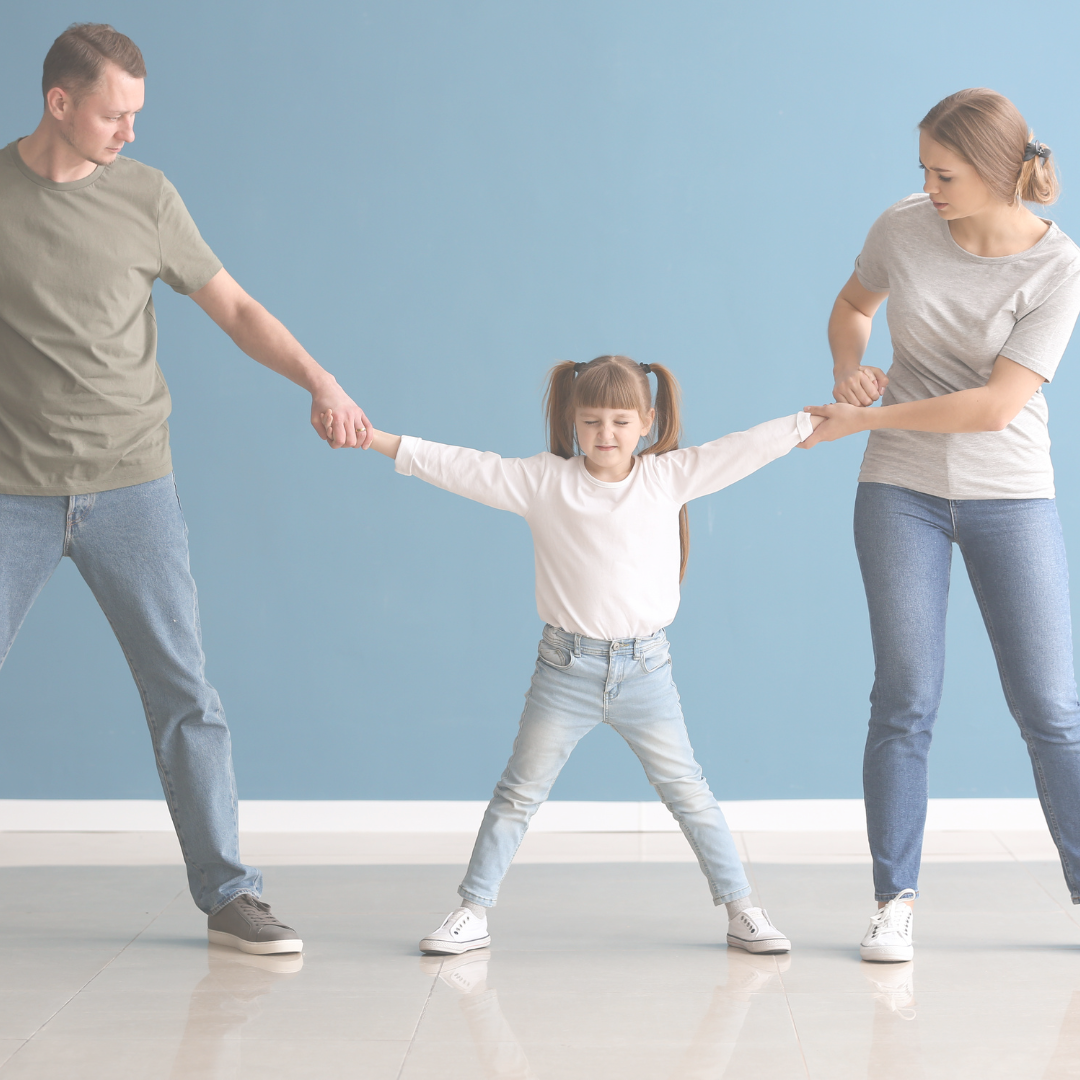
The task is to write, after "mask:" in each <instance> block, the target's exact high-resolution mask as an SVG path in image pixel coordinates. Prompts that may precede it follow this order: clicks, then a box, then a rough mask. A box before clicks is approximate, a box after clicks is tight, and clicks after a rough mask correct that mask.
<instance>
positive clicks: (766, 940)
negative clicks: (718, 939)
mask: <svg viewBox="0 0 1080 1080" xmlns="http://www.w3.org/2000/svg"><path fill="white" fill-rule="evenodd" d="M727 943H728V944H729V945H734V946H735V947H736V948H737V949H745V950H746V951H747V952H748V953H786V952H791V942H790V941H788V939H787V938H786V937H784V935H783V934H781V933H780V931H779V930H777V929H776V927H775V926H773V924H772V923H771V922H770V921H769V916H768V913H767V912H766V911H765V909H764V908H759V907H748V908H743V910H742V911H740V912H739V913H738V915H736V916H735V918H734V919H732V920H731V921H730V922H729V923H728V928H727Z"/></svg>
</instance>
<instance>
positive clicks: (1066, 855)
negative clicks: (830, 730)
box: [855, 483, 1080, 904]
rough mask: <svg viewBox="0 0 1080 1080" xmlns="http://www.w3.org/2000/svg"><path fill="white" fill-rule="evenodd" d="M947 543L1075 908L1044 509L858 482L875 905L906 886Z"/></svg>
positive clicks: (1071, 737) (1068, 711) (1056, 580)
mask: <svg viewBox="0 0 1080 1080" xmlns="http://www.w3.org/2000/svg"><path fill="white" fill-rule="evenodd" d="M954 543H955V544H956V545H957V546H958V547H959V548H960V552H961V554H962V555H963V557H964V562H965V564H966V565H967V572H968V577H969V578H970V579H971V585H972V588H973V589H974V590H975V597H976V599H977V600H978V603H979V607H980V609H981V611H982V616H983V621H984V622H985V624H986V629H987V633H988V634H989V635H990V643H991V645H992V646H993V649H994V655H995V657H996V659H997V665H998V672H999V674H1000V677H1001V685H1002V688H1003V689H1004V691H1005V699H1006V701H1007V703H1008V706H1009V709H1010V711H1011V712H1012V715H1013V717H1014V718H1015V720H1016V722H1017V724H1018V725H1019V727H1020V734H1021V735H1022V736H1023V739H1024V742H1025V743H1026V744H1027V749H1028V754H1029V756H1030V758H1031V765H1032V769H1033V771H1034V773H1035V786H1036V788H1037V790H1038V793H1039V800H1040V801H1041V803H1042V808H1043V813H1044V814H1045V815H1046V822H1047V824H1048V825H1049V826H1050V832H1051V834H1052V835H1053V838H1054V842H1055V843H1056V844H1057V848H1058V852H1059V853H1060V855H1061V865H1062V868H1063V869H1064V871H1065V881H1066V884H1067V885H1068V887H1069V892H1070V894H1071V896H1072V899H1073V903H1074V904H1080V703H1078V702H1077V694H1076V679H1075V676H1074V674H1073V650H1072V624H1071V621H1070V613H1069V570H1068V565H1067V563H1066V560H1065V545H1064V542H1063V540H1062V535H1061V524H1060V522H1059V521H1058V515H1057V506H1056V505H1055V503H1054V500H1053V499H971V500H967V499H941V498H937V497H936V496H934V495H924V494H922V493H921V492H918V491H910V490H908V489H907V488H901V487H895V486H893V485H891V484H872V483H862V484H859V493H858V496H857V498H856V501H855V546H856V549H857V550H858V554H859V562H860V565H861V567H862V574H863V582H864V584H865V586H866V597H867V601H868V603H869V607H870V628H871V633H872V636H873V643H874V662H875V668H876V672H875V677H874V689H873V692H872V694H871V697H870V732H869V735H868V737H867V740H866V754H865V758H864V765H863V790H864V794H865V799H866V825H867V831H868V833H869V837H870V849H871V851H872V852H873V856H874V886H875V889H876V893H877V898H878V900H891V899H892V898H893V897H894V896H896V894H897V893H898V892H900V891H901V890H902V889H916V890H917V888H918V878H919V863H920V860H921V857H922V836H923V828H924V826H925V823H926V800H927V795H928V772H927V756H928V753H929V750H930V739H931V735H932V733H933V728H934V721H935V720H936V719H937V713H938V706H939V704H940V702H941V690H942V684H943V680H944V673H945V611H946V607H947V605H948V598H949V572H950V566H951V560H952V546H953V544H954Z"/></svg>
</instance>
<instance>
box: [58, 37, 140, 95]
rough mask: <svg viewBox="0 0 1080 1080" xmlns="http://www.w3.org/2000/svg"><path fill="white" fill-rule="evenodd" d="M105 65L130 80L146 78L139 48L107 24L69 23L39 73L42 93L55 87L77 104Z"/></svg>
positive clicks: (98, 77) (96, 79) (99, 77)
mask: <svg viewBox="0 0 1080 1080" xmlns="http://www.w3.org/2000/svg"><path fill="white" fill-rule="evenodd" d="M107 63H113V64H116V66H117V67H119V68H120V69H121V70H123V71H126V72H127V73H128V74H129V75H130V76H131V77H132V78H133V79H145V78H146V64H145V63H143V56H142V53H141V52H140V51H139V46H138V45H136V44H135V42H134V41H132V40H131V38H129V37H127V36H125V35H124V34H121V33H119V32H118V31H116V30H114V29H113V28H112V27H111V26H109V25H108V23H72V24H71V25H70V26H69V27H68V28H67V29H66V30H65V31H64V32H63V33H62V34H61V35H60V36H59V37H58V38H57V39H56V40H55V41H54V42H53V43H52V48H51V49H49V52H48V54H47V55H46V57H45V66H44V70H43V71H42V73H41V92H42V94H45V95H48V93H49V91H50V90H51V89H52V88H53V87H54V86H59V87H62V88H63V89H64V90H67V91H69V92H70V93H71V94H72V96H73V97H74V98H75V99H76V100H78V99H79V98H80V97H82V96H83V95H84V94H85V93H86V92H87V91H88V90H90V89H91V88H92V87H93V86H95V85H96V84H97V82H98V81H99V80H100V79H101V74H102V72H103V71H104V69H105V65H106V64H107Z"/></svg>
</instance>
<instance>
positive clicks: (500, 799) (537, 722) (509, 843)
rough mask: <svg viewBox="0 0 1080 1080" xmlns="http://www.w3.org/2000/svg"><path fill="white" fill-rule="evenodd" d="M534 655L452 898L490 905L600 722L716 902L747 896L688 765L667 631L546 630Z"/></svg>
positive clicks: (731, 850) (693, 764)
mask: <svg viewBox="0 0 1080 1080" xmlns="http://www.w3.org/2000/svg"><path fill="white" fill-rule="evenodd" d="M539 653H540V655H539V657H538V659H537V661H536V670H535V672H534V673H533V678H532V685H531V686H530V687H529V692H528V693H527V694H526V695H525V711H524V712H523V713H522V715H521V724H520V726H519V729H518V736H517V739H516V740H515V741H514V752H513V754H512V756H511V758H510V762H509V764H508V765H507V766H506V771H505V772H504V773H503V775H502V778H501V779H500V780H499V782H498V784H496V786H495V794H494V796H493V797H492V799H491V802H490V803H489V804H488V808H487V811H486V812H485V814H484V821H483V824H482V825H481V826H480V833H479V835H478V836H477V837H476V843H475V845H474V846H473V853H472V860H471V861H470V862H469V869H468V872H467V873H466V875H465V880H464V881H463V882H462V883H461V887H460V888H459V889H458V892H459V893H460V894H461V895H462V896H463V897H464V898H465V899H466V900H472V901H473V902H474V903H477V904H482V905H483V906H484V907H491V906H493V905H494V903H495V900H496V898H497V897H498V895H499V885H500V884H501V883H502V879H503V876H504V875H505V874H506V871H507V870H508V869H509V867H510V863H511V861H512V860H513V858H514V854H515V853H516V852H517V849H518V845H519V844H520V843H521V841H522V839H523V838H524V836H525V830H526V829H527V828H528V826H529V819H530V818H531V817H532V816H533V814H534V813H535V812H536V810H537V809H538V808H539V806H540V805H541V804H542V803H543V802H544V800H545V799H547V797H548V792H549V791H550V790H551V785H552V784H554V783H555V779H556V777H557V776H558V775H559V772H560V771H561V770H562V767H563V765H565V764H566V760H567V758H569V757H570V753H571V751H572V750H573V749H574V747H575V746H577V744H578V742H579V741H580V740H581V738H582V737H583V736H584V735H586V734H587V733H588V732H590V731H591V730H592V729H593V728H594V727H596V725H597V724H599V723H601V722H603V723H607V724H610V725H611V726H612V727H613V728H614V729H615V730H616V731H617V732H618V733H619V734H620V735H621V736H622V737H623V738H624V739H625V740H626V741H627V743H629V745H630V749H631V750H633V751H634V753H635V754H636V755H637V757H638V760H639V761H640V762H641V764H642V765H643V766H644V768H645V775H646V776H647V777H648V778H649V782H650V783H651V784H652V786H653V787H654V788H655V789H656V791H657V794H658V795H659V796H660V798H661V799H662V800H663V803H664V805H665V806H666V807H667V808H668V809H669V810H670V811H671V813H672V814H673V815H674V817H675V819H676V821H678V823H679V825H680V827H681V828H682V831H683V833H684V835H685V836H686V839H687V840H688V841H689V842H690V847H691V848H692V849H693V851H694V854H695V855H696V856H697V859H698V863H699V864H700V866H701V869H702V872H703V873H704V874H705V877H706V878H707V879H708V882H709V888H710V890H711V892H712V896H713V903H715V904H724V903H727V901H729V900H737V899H739V898H740V897H742V896H748V895H749V894H750V884H749V882H748V881H747V880H746V874H745V873H744V872H743V868H742V863H741V862H740V861H739V853H738V851H737V850H736V848H735V841H734V840H733V839H732V836H731V833H730V831H729V830H728V827H727V822H726V821H725V820H724V815H723V813H722V812H721V810H720V807H719V805H718V804H717V802H716V799H715V798H714V797H713V793H712V792H711V791H710V790H709V785H708V784H707V783H706V782H705V778H704V777H703V776H702V775H701V766H700V765H698V763H697V761H696V760H695V759H694V751H693V748H692V747H691V746H690V738H689V736H688V735H687V733H686V724H685V722H684V721H683V715H682V707H681V705H680V704H679V692H678V691H677V690H676V689H675V683H674V682H673V681H672V678H671V656H670V654H669V650H668V640H667V636H666V635H665V634H664V631H663V630H661V631H659V632H658V633H656V634H654V635H653V636H652V637H649V638H637V639H635V638H624V639H620V640H616V641H599V640H596V639H594V638H586V637H581V636H580V635H578V634H571V633H568V632H567V631H565V630H559V629H557V628H556V627H554V626H546V627H544V636H543V637H542V638H541V640H540V649H539Z"/></svg>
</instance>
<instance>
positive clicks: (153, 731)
mask: <svg viewBox="0 0 1080 1080" xmlns="http://www.w3.org/2000/svg"><path fill="white" fill-rule="evenodd" d="M99 606H100V605H99ZM101 610H102V614H104V615H105V618H106V620H108V623H109V626H110V627H111V629H112V632H113V637H115V638H116V641H117V644H119V646H120V650H121V652H123V654H124V659H125V660H126V661H127V663H128V670H129V671H130V672H131V677H132V679H133V680H134V681H135V686H136V688H137V689H138V691H139V697H140V698H141V699H142V703H143V712H144V713H145V714H146V726H147V727H148V728H149V729H150V746H151V748H152V750H153V751H154V761H155V762H156V763H157V767H158V776H160V777H161V786H162V788H163V789H164V792H165V799H166V802H167V803H168V806H169V817H170V818H171V819H172V823H173V831H174V832H175V833H176V841H177V843H178V844H179V845H180V854H181V855H183V857H184V864H185V865H186V866H187V867H189V868H190V867H191V866H192V861H191V858H190V856H189V853H188V847H187V844H186V843H185V842H184V834H183V832H182V831H181V829H180V822H179V821H178V820H177V818H176V815H175V814H174V813H173V809H172V808H173V806H175V805H177V802H178V800H177V797H176V791H175V790H174V788H173V786H172V776H171V775H170V774H169V770H168V768H167V766H166V765H165V760H164V758H162V756H161V754H160V752H159V750H158V735H159V731H158V724H157V718H156V717H155V716H154V712H153V709H151V708H150V696H149V694H148V693H147V691H146V687H145V686H144V685H143V681H142V679H140V678H139V673H138V671H136V670H135V665H134V663H133V662H132V659H131V657H130V656H129V655H128V651H127V646H126V645H125V644H124V642H123V640H122V639H121V637H120V635H119V633H117V630H116V626H115V624H114V623H113V621H112V619H111V618H110V616H109V615H108V613H107V612H106V611H105V609H104V608H102V609H101ZM199 875H200V877H201V878H202V883H203V885H204V886H205V885H207V884H208V881H207V877H206V873H205V871H204V870H203V868H202V867H199ZM239 895H240V894H239V893H237V896H239ZM234 899H235V897H234ZM226 903H228V901H226ZM221 906H222V907H224V906H225V905H224V904H222V905H221ZM216 910H217V911H220V910H221V908H220V907H219V908H217V909H216Z"/></svg>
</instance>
